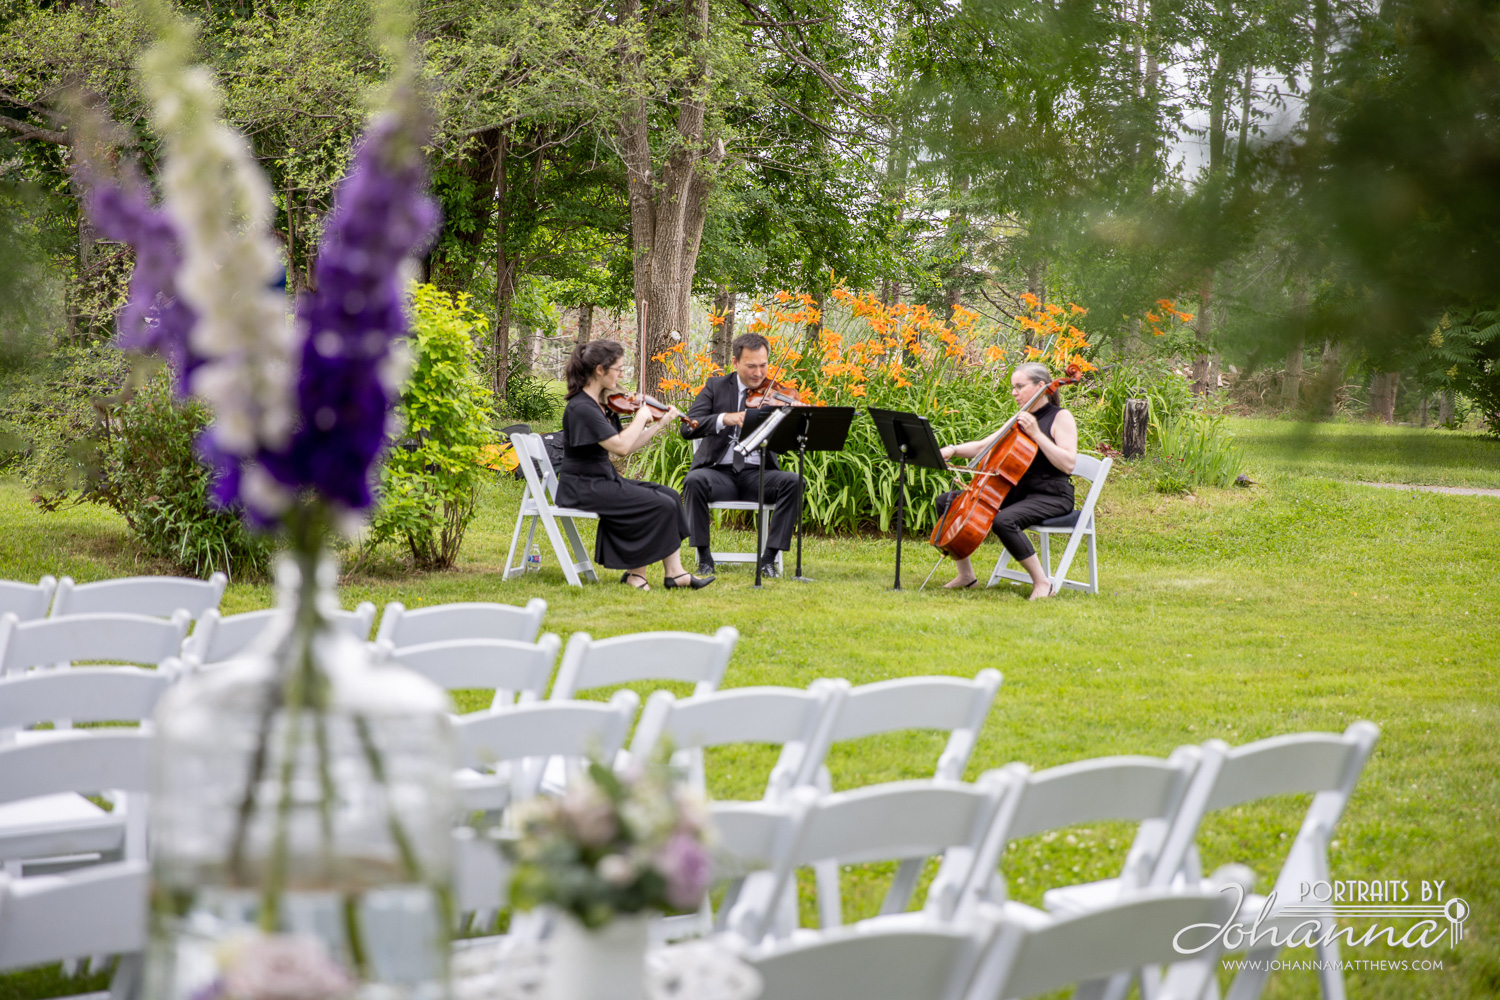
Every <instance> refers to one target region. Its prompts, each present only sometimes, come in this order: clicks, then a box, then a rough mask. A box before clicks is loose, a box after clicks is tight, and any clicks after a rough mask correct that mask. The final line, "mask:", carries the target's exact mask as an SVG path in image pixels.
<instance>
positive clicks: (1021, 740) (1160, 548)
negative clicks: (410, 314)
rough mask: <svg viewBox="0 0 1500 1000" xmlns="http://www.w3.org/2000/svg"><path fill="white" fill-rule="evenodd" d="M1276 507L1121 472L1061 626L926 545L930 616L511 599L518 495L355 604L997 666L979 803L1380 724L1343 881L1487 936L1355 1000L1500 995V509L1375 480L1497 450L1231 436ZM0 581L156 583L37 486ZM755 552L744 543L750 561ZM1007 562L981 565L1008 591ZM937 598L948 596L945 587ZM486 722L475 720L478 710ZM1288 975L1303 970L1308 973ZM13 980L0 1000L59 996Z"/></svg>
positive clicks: (836, 565) (1062, 864) (1082, 867)
mask: <svg viewBox="0 0 1500 1000" xmlns="http://www.w3.org/2000/svg"><path fill="white" fill-rule="evenodd" d="M1233 428H1234V430H1235V432H1236V434H1237V435H1238V440H1239V441H1240V442H1241V443H1242V444H1243V445H1244V447H1245V449H1246V452H1247V454H1248V455H1249V473H1250V476H1251V478H1252V479H1254V480H1255V481H1256V482H1257V483H1258V485H1257V486H1255V487H1253V488H1250V489H1235V490H1230V491H1219V490H1203V491H1201V492H1200V493H1199V495H1197V496H1196V497H1187V498H1178V497H1166V496H1162V495H1159V494H1156V493H1154V492H1152V491H1151V489H1150V484H1149V480H1148V478H1147V477H1146V476H1145V475H1139V476H1137V475H1136V474H1135V470H1133V469H1131V468H1129V467H1122V468H1120V469H1119V471H1118V472H1116V473H1115V474H1114V475H1112V477H1111V479H1110V481H1109V483H1108V484H1107V486H1106V488H1105V492H1104V496H1103V499H1102V501H1101V505H1100V511H1099V530H1100V550H1101V551H1100V557H1099V563H1100V573H1101V576H1102V589H1101V593H1100V594H1099V595H1098V596H1097V597H1087V596H1084V595H1080V594H1072V593H1069V594H1065V595H1064V596H1062V597H1060V598H1058V599H1056V600H1051V601H1047V602H1043V603H1041V604H1037V605H1033V604H1028V603H1026V602H1025V601H1024V600H1023V596H1024V589H1022V588H1001V589H996V590H991V591H968V592H963V593H948V592H944V591H942V590H940V589H938V590H934V589H932V588H929V589H928V590H927V591H925V592H918V591H917V589H916V588H917V586H918V584H920V583H921V580H922V577H923V576H924V575H925V574H926V572H927V570H928V569H929V568H930V567H931V565H932V561H933V560H932V550H931V549H930V548H929V547H928V546H926V544H925V542H924V541H923V540H921V539H918V540H917V542H916V543H915V544H911V545H910V546H909V547H908V549H907V550H906V551H907V556H908V562H907V567H908V571H907V574H906V586H907V589H906V590H904V591H903V592H901V593H895V592H892V591H890V590H889V589H887V588H888V587H889V586H890V576H891V572H890V571H891V563H892V559H893V555H894V545H893V542H892V540H890V539H885V538H816V539H809V540H808V544H807V549H806V554H805V559H806V565H807V570H808V572H809V574H810V575H811V576H813V577H816V578H817V582H816V583H813V584H807V585H800V584H795V583H791V582H786V581H774V582H771V583H769V584H768V585H767V586H766V587H765V588H764V589H763V590H761V591H756V590H754V589H753V588H752V586H751V573H750V572H749V571H748V568H747V567H738V568H729V569H726V570H725V571H724V572H723V573H722V574H721V576H720V578H719V581H718V582H717V583H715V584H714V585H713V586H712V587H710V588H709V589H707V590H705V591H701V592H696V593H684V592H676V591H674V592H670V593H668V592H664V591H662V590H661V589H660V588H658V589H657V590H655V591H653V592H652V593H650V594H639V593H636V592H634V591H631V590H629V589H627V588H625V587H622V586H619V585H618V584H614V583H607V584H605V585H602V586H590V587H587V588H584V589H583V590H581V591H580V590H576V589H571V588H568V587H567V586H566V585H565V584H564V583H563V580H562V575H561V573H560V572H559V571H558V570H557V569H556V568H555V561H554V560H553V558H552V555H551V553H550V552H545V554H544V567H543V570H542V572H541V573H540V574H538V575H534V576H530V577H527V578H524V579H523V580H519V581H512V582H510V583H504V582H501V581H500V580H499V578H498V570H499V568H500V566H501V565H502V564H503V562H504V559H505V550H506V547H507V545H508V543H509V536H510V528H511V525H512V523H513V521H514V517H515V513H514V511H515V504H516V502H517V497H518V491H517V490H516V489H515V487H514V484H512V483H510V482H509V481H506V482H503V483H500V484H498V485H496V486H495V487H494V488H492V489H491V490H490V491H489V493H488V494H487V496H486V497H485V500H484V503H483V504H482V507H481V513H480V516H479V518H478V520H477V521H476V523H475V525H474V527H473V529H472V530H471V534H470V537H469V540H468V542H467V544H466V549H465V556H464V561H463V564H462V565H461V567H460V568H459V569H458V570H457V571H455V572H452V573H444V574H435V575H429V576H412V575H406V574H404V573H403V572H400V571H399V569H398V567H396V566H395V564H388V565H385V566H377V567H376V568H375V569H374V570H372V571H371V572H370V573H368V574H365V575H363V576H361V577H360V578H358V579H356V580H354V581H352V582H351V583H350V585H349V586H348V587H347V588H346V591H345V596H344V601H345V604H346V606H349V605H352V604H353V602H355V601H358V600H362V599H370V600H373V601H376V602H377V604H379V603H383V602H385V601H388V600H394V599H400V600H403V601H405V602H406V603H407V604H409V605H420V604H431V603H437V602H442V601H452V600H474V599H486V600H500V601H507V602H512V603H522V602H524V600H525V599H526V598H529V597H534V596H540V597H543V598H545V599H546V600H547V602H548V605H549V610H548V614H547V619H546V625H545V627H546V628H547V629H548V630H550V631H555V632H557V633H559V634H561V635H562V636H564V638H566V637H567V635H569V634H570V633H572V632H574V631H576V630H580V629H582V630H587V631H588V632H590V633H591V634H594V635H610V634H616V633H621V632H628V631H640V630H645V629H654V628H680V629H689V630H694V631H703V632H707V631H711V630H712V629H714V628H716V627H717V626H719V625H723V624H726V623H727V624H732V625H734V626H735V627H737V628H738V629H739V630H740V633H741V639H740V645H739V648H738V650H737V652H736V653H735V657H734V659H733V661H732V662H731V665H730V669H729V675H728V678H727V683H728V684H729V685H732V686H738V685H747V684H791V685H799V686H800V685H805V684H807V683H808V682H809V681H811V680H812V679H814V678H816V677H820V676H830V675H837V676H843V677H847V678H849V679H850V680H851V681H853V682H854V683H865V682H868V681H873V680H879V679H882V678H887V677H894V676H902V675H908V674H921V673H948V674H961V675H971V674H973V673H974V672H975V671H977V670H979V669H981V668H983V667H987V666H993V667H997V668H999V669H1000V670H1001V671H1002V672H1003V673H1004V674H1005V683H1004V686H1003V687H1002V688H1001V692H1000V696H999V698H998V700H997V701H996V704H995V709H994V711H993V713H992V715H991V718H990V722H989V725H988V726H987V728H986V730H985V732H984V735H983V738H982V740H981V742H980V744H979V746H978V748H977V749H976V751H975V754H974V759H973V762H972V764H971V767H970V776H973V775H976V774H978V773H979V772H981V771H983V770H985V769H988V768H992V767H997V766H1000V765H1002V764H1004V763H1006V762H1008V761H1012V760H1021V761H1025V762H1026V763H1028V764H1030V765H1032V766H1033V767H1045V766H1049V765H1053V764H1059V763H1064V762H1066V761H1070V760H1075V759H1078V758H1082V757H1089V756H1098V755H1103V754H1118V753H1146V754H1160V755H1164V754H1166V753H1168V752H1169V751H1170V750H1171V749H1172V748H1173V747H1175V746H1177V745H1179V744H1182V743H1186V742H1198V741H1201V740H1204V739H1207V738H1209V737H1220V738H1223V739H1225V740H1228V741H1229V742H1231V743H1240V742H1245V741H1248V740H1253V739H1259V738H1261V737H1265V736H1271V735H1275V734H1279V733H1288V732H1296V731H1302V730H1313V729H1317V730H1342V729H1343V728H1344V727H1345V726H1346V725H1348V724H1349V723H1350V722H1352V721H1354V720H1356V719H1370V720H1372V721H1374V722H1375V723H1377V724H1378V725H1379V726H1380V727H1381V730H1382V736H1381V741H1380V744H1379V746H1378V747H1377V749H1376V751H1375V755H1374V757H1373V758H1372V760H1371V762H1370V764H1369V766H1368V767H1367V769H1366V771H1365V774H1364V777H1363V779H1362V781H1361V783H1360V786H1359V789H1358V791H1357V793H1356V795H1355V797H1354V800H1353V802H1352V804H1351V806H1350V809H1349V811H1348V813H1347V814H1346V815H1345V817H1344V819H1343V822H1342V823H1341V825H1340V827H1339V829H1338V831H1337V840H1336V843H1335V847H1334V851H1333V854H1332V860H1333V866H1334V875H1335V877H1336V878H1341V879H1361V878H1362V879H1383V880H1390V879H1406V880H1408V881H1409V882H1410V883H1411V884H1412V886H1413V887H1414V888H1415V887H1416V886H1418V885H1420V882H1421V880H1424V879H1425V880H1438V879H1441V880H1445V881H1446V883H1447V888H1446V892H1448V893H1450V894H1457V895H1461V896H1462V897H1464V898H1465V899H1466V900H1467V901H1468V902H1469V903H1470V905H1471V907H1472V910H1473V916H1472V918H1471V919H1470V921H1469V923H1468V925H1467V926H1466V928H1465V935H1464V939H1463V941H1462V942H1461V943H1460V944H1459V945H1458V946H1457V947H1456V948H1452V949H1447V950H1444V949H1442V948H1439V949H1436V950H1433V951H1431V952H1405V951H1397V950H1392V949H1389V948H1380V947H1366V948H1358V949H1345V953H1344V957H1345V958H1349V959H1396V960H1401V959H1412V958H1417V957H1422V958H1432V959H1438V960H1441V962H1442V964H1443V968H1442V970H1441V971H1424V972H1415V971H1408V972H1401V971H1350V972H1347V973H1346V981H1347V983H1348V986H1349V995H1350V996H1351V997H1356V998H1359V997H1389V998H1403V1000H1404V998H1410V997H1491V996H1496V995H1500V944H1497V935H1500V880H1497V878H1496V876H1495V870H1496V866H1497V863H1500V849H1497V842H1496V818H1497V806H1500V709H1497V703H1496V699H1495V697H1494V688H1495V684H1496V681H1497V673H1500V671H1497V663H1500V656H1497V654H1500V600H1497V598H1500V584H1497V582H1496V581H1497V579H1500V553H1497V551H1496V544H1495V543H1496V541H1497V539H1500V498H1492V497H1485V496H1448V495H1433V494H1423V493H1408V492H1403V491H1389V490H1378V489H1372V488H1368V487H1363V486H1359V485H1357V482H1356V481H1357V480H1375V481H1396V482H1411V483H1441V484H1448V485H1477V486H1500V444H1497V443H1495V442H1492V441H1488V440H1484V439H1480V438H1477V437H1473V436H1466V435H1460V434H1453V433H1447V432H1436V431H1418V430H1407V429H1394V430H1388V429H1384V428H1371V427H1366V426H1360V425H1321V426H1318V427H1315V428H1312V429H1311V430H1310V431H1307V430H1305V429H1304V428H1302V427H1301V426H1300V425H1294V424H1287V423H1281V422H1272V421H1252V420H1236V421H1234V422H1233ZM0 525H3V528H4V530H3V531H0V575H3V576H5V577H10V578H20V579H34V578H36V577H37V576H39V575H41V574H42V573H43V572H52V573H56V574H59V575H60V574H62V573H70V574H72V575H73V576H75V577H77V578H79V579H85V578H93V577H98V576H105V575H114V574H120V573H127V572H148V571H153V570H156V569H158V567H154V566H152V565H150V564H148V563H145V562H142V561H139V560H137V559H135V558H134V557H133V556H132V555H131V554H130V547H129V545H128V543H127V541H126V540H125V538H124V536H123V533H122V529H121V526H120V524H119V522H118V521H117V520H116V519H115V518H113V517H112V516H109V515H107V514H104V513H101V512H99V511H97V510H93V509H87V508H85V509H75V510H70V511H65V512H61V513H57V514H51V515H44V514H40V513H37V512H35V510H34V509H32V508H31V507H30V506H29V505H28V504H27V503H26V502H25V492H24V490H23V489H22V488H21V487H20V486H18V485H15V484H10V485H6V486H4V487H0ZM746 544H748V536H745V537H742V539H741V544H740V546H739V547H744V545H746ZM997 552H998V548H997V547H996V545H995V543H994V542H993V541H991V542H990V543H989V544H987V545H986V547H985V549H984V550H983V552H982V554H981V556H980V557H978V558H979V562H978V563H977V565H979V567H980V571H981V573H987V572H988V570H989V567H990V565H992V563H991V560H993V559H994V557H995V554H996V553H997ZM945 578H946V577H945V570H943V569H940V570H939V571H938V573H937V575H936V576H935V577H934V584H936V583H940V582H941V581H942V580H943V579H945ZM268 600H269V591H268V589H267V588H266V587H265V586H263V585H258V584H240V583H236V584H233V585H231V587H230V589H229V592H228V594H227V596H226V599H225V602H224V603H225V609H226V611H231V612H232V611H240V610H245V609H249V608H253V607H261V606H264V605H265V604H266V603H267V602H268ZM464 701H465V702H467V703H475V704H477V701H478V696H477V695H476V696H475V697H473V698H466V699H464ZM941 745H942V739H941V737H940V736H937V735H935V734H915V735H911V736H904V737H901V738H896V739H880V740H870V741H864V742H862V743H861V744H856V745H850V746H845V747H839V748H837V749H836V752H835V753H834V754H833V756H832V758H831V761H830V763H831V767H832V770H833V773H834V779H835V783H836V784H837V785H838V786H840V787H848V786H853V785H857V784H864V783H869V782H874V781H885V780H891V779H897V778H907V777H918V776H922V775H924V774H927V773H930V770H931V768H932V766H933V764H934V763H935V761H936V757H937V754H938V752H939V749H940V748H941ZM770 761H771V756H770V754H769V753H765V752H751V751H744V752H740V753H737V754H733V755H729V754H724V755H720V756H719V757H718V758H717V759H715V760H714V761H713V765H714V766H713V767H712V768H711V773H713V774H714V782H715V789H714V790H715V792H716V793H717V794H719V795H721V796H736V797H742V796H753V795H756V794H758V792H759V785H760V783H761V782H762V781H763V780H764V775H765V771H766V769H767V768H768V767H769V764H770ZM1304 808H1305V802H1303V801H1284V802H1276V803H1272V804H1269V805H1264V806H1258V807H1255V808H1247V809H1244V810H1234V811H1233V812H1232V814H1231V815H1221V816H1215V817H1214V818H1213V819H1212V821H1211V822H1210V824H1209V826H1208V827H1207V829H1206V830H1205V832H1204V835H1203V836H1202V838H1201V839H1200V845H1201V846H1202V848H1203V853H1204V863H1205V866H1206V867H1207V868H1209V869H1212V868H1214V867H1216V866H1217V865H1219V864H1222V863H1224V862H1227V861H1230V860H1242V861H1246V862H1248V863H1250V864H1251V865H1252V867H1255V868H1256V869H1257V870H1258V872H1259V873H1260V874H1261V876H1262V877H1263V878H1267V879H1268V878H1269V877H1270V876H1273V875H1274V873H1275V870H1276V864H1277V861H1278V860H1279V858H1280V856H1281V852H1282V851H1284V850H1285V848H1286V846H1287V843H1288V840H1289V838H1290V836H1291V834H1292V833H1293V832H1294V831H1295V824H1296V822H1297V820H1298V818H1299V817H1300V814H1301V811H1302V810H1303V809H1304ZM1127 837H1128V831H1124V830H1120V829H1115V828H1113V827H1107V828H1106V827H1098V828H1091V829H1088V830H1073V831H1069V832H1068V833H1066V834H1063V835H1058V836H1055V837H1046V838H1038V839H1037V840H1036V841H1035V842H1030V843H1027V844H1024V845H1021V846H1020V847H1019V848H1018V849H1016V850H1014V851H1013V852H1012V853H1011V855H1010V856H1009V857H1008V858H1007V861H1006V870H1007V873H1008V875H1009V877H1010V880H1011V883H1012V886H1013V889H1014V892H1015V895H1016V896H1017V897H1018V898H1021V899H1023V900H1027V901H1035V900H1036V899H1037V898H1038V897H1039V895H1040V892H1041V890H1042V889H1043V888H1045V887H1048V886H1050V885H1053V884H1061V883H1065V882H1068V881H1074V880H1080V879H1084V878H1091V877H1099V876H1104V875H1108V874H1113V872H1114V871H1115V870H1116V869H1117V867H1118V864H1119V861H1120V859H1121V858H1122V857H1123V854H1124V850H1125V847H1126V846H1127V844H1128V840H1127ZM880 876H881V873H880V872H879V871H872V870H868V869H863V870H860V871H856V872H851V873H850V874H849V877H848V880H847V882H848V887H847V896H846V907H847V908H848V911H849V913H850V915H851V916H853V915H859V914H864V913H869V912H872V911H873V909H874V907H875V906H876V905H877V904H878V898H879V891H880V890H881V888H882V884H881V882H880ZM1286 957H1296V958H1303V957H1306V958H1310V957H1311V954H1310V953H1308V952H1294V953H1290V954H1289V955H1287V956H1286ZM40 995H42V994H41V993H39V992H38V991H37V990H36V989H34V988H30V987H26V988H22V987H21V986H20V985H18V983H17V981H14V980H10V981H7V980H0V1000H5V998H6V997H8V996H16V997H21V996H26V997H36V996H40ZM1268 995H1270V996H1275V997H1312V996H1314V995H1316V979H1315V975H1314V974H1313V973H1312V972H1304V971H1293V972H1279V973H1277V974H1275V975H1274V976H1273V977H1272V981H1271V987H1270V990H1269V993H1268Z"/></svg>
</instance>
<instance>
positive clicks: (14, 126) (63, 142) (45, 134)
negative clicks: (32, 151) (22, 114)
mask: <svg viewBox="0 0 1500 1000" xmlns="http://www.w3.org/2000/svg"><path fill="white" fill-rule="evenodd" d="M0 128H3V129H5V130H6V131H7V132H13V133H15V134H16V135H19V136H20V137H21V138H23V139H35V140H37V141H38V142H50V143H52V145H54V146H71V145H73V137H72V136H71V135H69V134H68V133H67V132H62V131H54V130H53V129H50V128H41V127H39V126H36V125H32V124H30V123H29V122H23V121H20V120H18V119H15V118H10V117H8V116H6V115H0Z"/></svg>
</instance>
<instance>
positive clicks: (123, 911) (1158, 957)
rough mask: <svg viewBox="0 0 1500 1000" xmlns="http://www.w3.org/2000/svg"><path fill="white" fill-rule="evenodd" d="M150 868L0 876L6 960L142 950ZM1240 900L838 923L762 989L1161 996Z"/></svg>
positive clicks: (1200, 957)
mask: <svg viewBox="0 0 1500 1000" xmlns="http://www.w3.org/2000/svg"><path fill="white" fill-rule="evenodd" d="M147 885H148V873H147V869H146V866H145V864H144V863H142V862H137V861H132V862H126V863H122V864H112V865H106V866H101V867H98V868H95V869H92V870H89V871H85V872H77V873H70V874H68V875H63V876H52V877H43V878H35V879H26V880H11V879H8V878H4V877H0V970H8V969H15V968H24V967H27V966H32V965H38V964H42V963H45V962H49V961H56V960H58V959H66V958H69V957H71V956H72V955H76V954H79V953H88V954H126V955H131V954H133V953H138V952H139V951H140V950H141V949H142V948H143V947H144V946H145V942H146V907H145V900H146V893H147ZM1231 911H1232V902H1231V900H1230V899H1228V898H1227V897H1226V896H1225V895H1224V894H1222V893H1218V892H1214V891H1212V890H1211V889H1186V890H1165V891H1163V890H1156V891H1153V892H1150V893H1143V894H1142V895H1140V896H1139V897H1135V898H1132V899H1130V900H1128V901H1123V902H1119V903H1116V904H1113V905H1111V906H1108V907H1105V908H1102V909H1100V910H1097V911H1092V912H1090V913H1087V914H1084V915H1081V916H1073V917H1066V918H1061V919H1041V920H1038V919H1035V918H1034V917H1032V916H1031V915H1030V914H1026V913H1014V912H1011V911H1009V910H1007V909H1005V908H986V909H984V910H982V911H981V912H979V913H978V914H976V915H975V917H974V918H973V919H972V920H970V921H967V922H965V923H963V924H955V925H950V926H943V927H938V926H933V927H925V928H918V929H906V928H891V929H876V930H869V931H861V932H843V933H839V932H834V933H832V934H827V935H820V936H819V937H818V938H816V939H815V940H812V941H807V942H795V943H791V944H778V945H775V946H772V947H769V948H765V949H759V950H755V951H752V952H750V953H749V954H747V955H746V958H748V960H749V961H750V962H751V963H752V964H753V965H754V966H755V967H756V968H757V970H758V971H759V973H760V976H761V978H762V981H763V984H764V988H763V990H762V992H761V994H760V996H761V1000H803V998H806V997H809V996H816V997H819V998H820V1000H866V998H868V997H874V996H878V997H881V998H882V1000H933V998H939V1000H1007V998H1022V997H1031V996H1037V995H1040V994H1043V993H1047V992H1050V991H1052V990H1055V989H1058V988H1059V987H1062V986H1066V985H1068V984H1070V983H1080V984H1082V988H1081V990H1080V993H1079V994H1075V996H1079V995H1084V993H1085V991H1086V990H1087V989H1088V987H1090V986H1097V984H1099V983H1100V982H1101V981H1105V977H1109V976H1111V975H1112V974H1117V973H1119V972H1121V971H1123V970H1130V969H1134V968H1138V967H1142V966H1156V965H1165V966H1168V968H1169V973H1168V975H1167V976H1166V977H1164V979H1163V980H1162V983H1161V989H1159V990H1158V992H1157V997H1158V1000H1200V998H1202V997H1205V996H1207V995H1209V991H1210V989H1211V988H1212V984H1213V981H1214V973H1215V971H1216V967H1217V964H1218V959H1219V954H1220V953H1219V950H1218V948H1217V947H1216V946H1215V944H1213V943H1210V944H1209V945H1208V946H1207V947H1205V948H1204V949H1203V950H1201V951H1199V952H1197V953H1196V954H1193V955H1189V956H1185V955H1183V954H1182V953H1181V951H1180V950H1179V949H1178V948H1177V947H1176V942H1177V941H1178V937H1177V935H1178V932H1179V931H1180V930H1181V929H1182V928H1185V927H1191V926H1195V925H1196V926H1204V925H1219V924H1222V923H1223V922H1225V921H1226V920H1227V919H1229V916H1230V913H1231Z"/></svg>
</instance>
